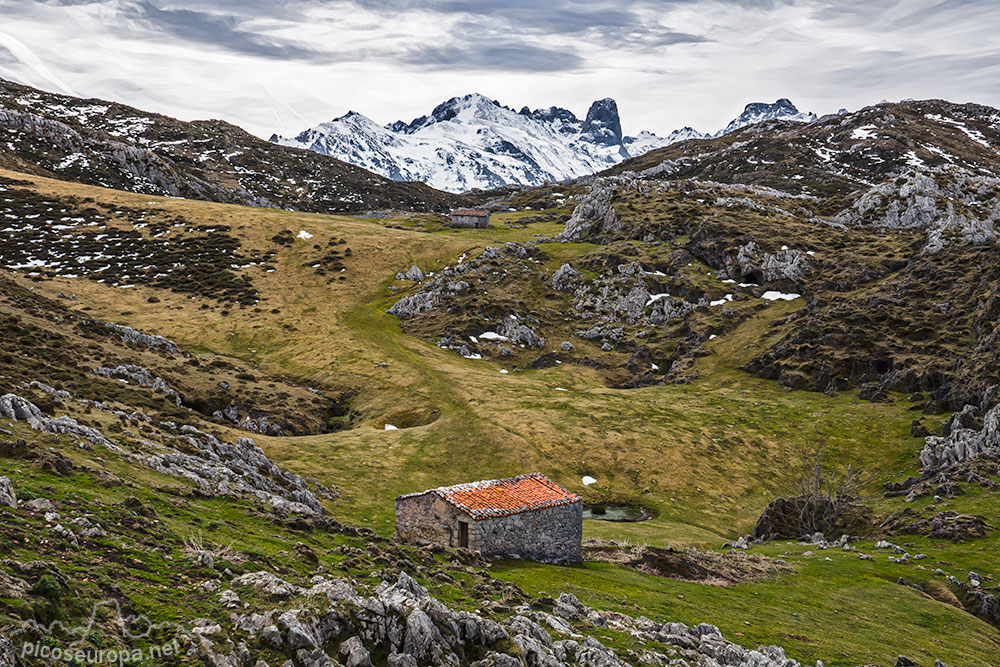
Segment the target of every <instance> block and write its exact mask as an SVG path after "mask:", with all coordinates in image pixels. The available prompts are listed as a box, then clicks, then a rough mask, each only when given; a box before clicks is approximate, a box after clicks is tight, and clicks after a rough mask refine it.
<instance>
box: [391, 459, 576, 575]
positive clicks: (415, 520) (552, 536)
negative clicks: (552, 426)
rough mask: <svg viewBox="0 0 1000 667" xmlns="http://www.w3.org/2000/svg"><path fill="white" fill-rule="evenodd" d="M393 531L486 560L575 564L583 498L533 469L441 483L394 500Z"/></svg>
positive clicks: (406, 538)
mask: <svg viewBox="0 0 1000 667" xmlns="http://www.w3.org/2000/svg"><path fill="white" fill-rule="evenodd" d="M396 535H397V536H398V537H399V539H400V540H402V541H403V542H408V543H410V544H421V545H427V544H439V545H443V546H451V547H464V548H468V549H473V550H476V551H480V552H481V553H482V554H483V555H484V556H486V557H488V558H523V559H527V560H536V561H541V562H543V563H578V562H580V561H582V560H583V546H582V541H583V499H582V498H580V496H578V495H576V494H575V493H570V492H569V491H567V490H566V489H564V488H562V487H561V486H559V485H558V484H556V483H555V482H553V481H552V480H550V479H549V478H548V477H546V476H545V475H542V474H541V473H537V472H533V473H529V474H527V475H518V476H517V477H508V478H507V479H492V480H485V481H481V482H470V483H467V484H456V485H455V486H445V487H441V488H438V489H430V490H428V491H421V492H420V493H411V494H408V495H405V496H399V497H398V498H396Z"/></svg>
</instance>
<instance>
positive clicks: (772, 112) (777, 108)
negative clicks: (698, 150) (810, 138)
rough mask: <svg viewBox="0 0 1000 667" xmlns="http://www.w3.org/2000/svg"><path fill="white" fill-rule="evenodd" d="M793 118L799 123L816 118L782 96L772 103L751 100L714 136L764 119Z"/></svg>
mask: <svg viewBox="0 0 1000 667" xmlns="http://www.w3.org/2000/svg"><path fill="white" fill-rule="evenodd" d="M779 119H780V120H794V121H799V122H801V123H811V122H813V121H814V120H816V114H814V113H811V112H810V113H803V112H801V111H799V110H798V109H796V108H795V105H794V104H792V102H791V100H789V99H788V98H786V97H782V98H781V99H779V100H777V101H776V102H775V103H774V104H767V103H766V102H751V103H750V104H748V105H746V108H744V109H743V113H741V114H740V115H739V116H737V117H736V118H734V119H733V120H732V121H731V122H730V123H729V125H727V126H726V127H725V128H723V129H721V130H719V131H718V132H716V133H715V136H716V137H721V136H722V135H724V134H729V133H730V132H735V131H736V130H738V129H740V128H741V127H746V126H747V125H753V124H755V123H762V122H764V121H765V120H779Z"/></svg>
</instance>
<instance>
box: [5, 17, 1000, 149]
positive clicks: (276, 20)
mask: <svg viewBox="0 0 1000 667" xmlns="http://www.w3.org/2000/svg"><path fill="white" fill-rule="evenodd" d="M998 34H1000V2H997V0H659V1H647V0H488V1H485V0H483V1H479V2H476V1H474V0H400V1H395V2H394V1H391V0H204V1H202V2H196V1H195V0H0V76H2V77H5V78H11V79H15V80H18V81H21V82H23V83H27V84H29V85H33V86H38V87H40V88H45V89H48V90H54V91H63V92H67V93H71V94H74V95H81V96H86V97H99V98H105V99H114V100H118V101H121V102H125V103H127V104H131V105H133V106H137V107H140V108H143V109H147V110H152V111H158V112H161V113H166V114H169V115H173V116H177V117H179V118H182V119H185V120H193V119H198V118H224V119H226V120H229V121H232V122H234V123H237V124H239V125H241V126H243V127H245V128H247V129H248V130H250V131H251V132H254V133H256V134H258V135H261V136H265V137H266V136H269V135H270V134H271V133H272V132H275V131H276V132H279V133H283V134H293V133H295V132H297V131H299V130H301V129H304V128H305V127H308V126H312V125H315V124H316V123H318V122H321V121H324V120H329V119H330V118H333V117H334V116H338V115H341V114H343V113H345V112H346V111H348V110H349V109H353V110H356V111H359V112H361V113H363V114H365V115H367V116H369V117H371V118H373V119H374V120H376V121H378V122H381V123H388V122H391V121H394V120H396V119H399V118H402V119H404V120H410V119H412V118H413V117H415V116H419V115H421V114H423V113H427V112H429V111H430V109H431V108H433V107H434V106H435V105H436V104H437V103H439V102H441V101H443V100H445V99H447V98H449V97H452V96H455V95H462V94H465V93H468V92H481V93H483V94H485V95H487V96H489V97H492V98H495V99H498V100H500V101H501V102H502V103H504V104H507V105H508V106H512V107H516V108H520V107H521V106H523V105H528V106H530V107H532V108H536V107H548V106H551V105H557V106H563V107H566V108H569V109H571V110H572V111H574V112H576V113H577V114H578V115H581V116H582V115H583V114H584V113H585V112H586V110H587V107H588V106H589V104H590V102H591V101H593V100H594V99H598V98H601V97H606V96H610V97H614V98H615V99H616V100H617V101H618V105H619V109H620V111H621V114H622V121H623V125H624V129H625V131H626V132H627V133H635V132H638V131H639V130H642V129H648V130H652V131H654V132H657V133H658V134H664V133H667V132H669V131H670V130H672V129H674V128H677V127H680V126H684V125H692V126H694V127H696V128H698V129H701V130H715V129H718V128H719V127H721V126H723V125H725V123H726V122H727V121H729V120H730V119H731V118H732V117H734V116H736V115H737V114H738V113H739V112H740V111H741V110H742V108H743V105H744V104H746V103H747V102H750V101H769V102H770V101H774V100H775V99H776V98H778V97H789V98H790V99H792V101H793V102H795V103H796V104H797V105H798V106H799V108H800V109H802V110H804V111H815V112H817V113H825V112H832V111H836V110H837V109H839V108H840V107H847V108H850V109H855V108H858V107H861V106H864V105H866V104H871V103H875V102H878V101H880V100H882V99H891V100H898V99H902V98H906V97H915V98H925V97H943V98H947V99H950V100H953V101H958V102H965V101H976V102H982V103H985V104H990V105H993V106H1000V39H997V35H998Z"/></svg>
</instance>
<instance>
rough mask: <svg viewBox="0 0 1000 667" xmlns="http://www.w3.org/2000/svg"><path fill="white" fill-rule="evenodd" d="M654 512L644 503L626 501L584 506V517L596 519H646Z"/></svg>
mask: <svg viewBox="0 0 1000 667" xmlns="http://www.w3.org/2000/svg"><path fill="white" fill-rule="evenodd" d="M652 517H653V512H652V511H651V510H649V509H648V508H646V507H643V506H642V505H628V504H626V503H596V504H594V505H584V506H583V518H584V519H592V520H595V521H645V520H646V519H651V518H652Z"/></svg>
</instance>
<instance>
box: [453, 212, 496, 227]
mask: <svg viewBox="0 0 1000 667" xmlns="http://www.w3.org/2000/svg"><path fill="white" fill-rule="evenodd" d="M489 225H490V219H489V218H488V217H486V216H478V215H453V216H451V226H452V227H478V228H483V227H489Z"/></svg>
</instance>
